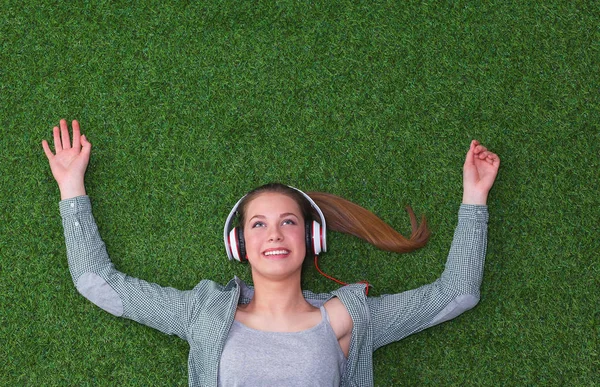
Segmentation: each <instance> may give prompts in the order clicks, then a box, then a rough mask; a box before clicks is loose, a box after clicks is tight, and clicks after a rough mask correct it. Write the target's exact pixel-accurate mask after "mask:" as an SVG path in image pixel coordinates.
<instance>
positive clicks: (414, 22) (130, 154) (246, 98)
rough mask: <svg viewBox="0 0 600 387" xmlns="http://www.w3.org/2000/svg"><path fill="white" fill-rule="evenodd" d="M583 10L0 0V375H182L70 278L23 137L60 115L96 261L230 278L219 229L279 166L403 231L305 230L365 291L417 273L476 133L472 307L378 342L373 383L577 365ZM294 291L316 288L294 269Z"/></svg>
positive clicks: (181, 361) (592, 69)
mask: <svg viewBox="0 0 600 387" xmlns="http://www.w3.org/2000/svg"><path fill="white" fill-rule="evenodd" d="M599 25H600V10H599V7H598V5H597V4H596V5H594V3H593V2H581V1H544V2H539V4H538V3H534V2H521V1H491V2H484V3H483V4H476V3H475V2H465V1H452V2H443V3H442V2H391V1H388V2H385V1H373V2H364V1H357V2H351V1H339V2H297V1H277V2H268V1H257V2H233V1H204V2H184V1H177V2H169V3H168V4H163V2H151V1H136V2H106V1H97V2H81V1H75V2H69V3H68V4H67V3H62V2H50V1H39V2H27V1H25V2H17V1H6V0H5V1H3V2H2V6H1V7H0V124H1V127H2V129H1V134H2V135H1V136H0V149H1V151H0V195H1V196H0V199H1V200H0V327H1V328H0V343H2V344H1V345H0V369H1V370H0V384H2V385H11V386H13V385H32V386H33V385H59V384H60V385H114V384H119V385H186V383H187V363H186V361H187V349H188V348H187V344H186V343H185V342H183V341H181V340H180V339H178V338H173V337H168V336H164V335H162V334H160V333H158V332H155V331H153V330H151V329H149V328H146V327H144V326H140V325H138V324H136V323H133V322H130V321H125V320H121V319H117V318H115V317H113V316H111V315H109V314H107V313H104V312H102V311H101V310H100V309H98V308H96V307H94V306H93V305H92V304H90V303H89V302H87V301H86V300H85V299H83V298H82V297H81V296H79V295H78V293H77V292H76V290H75V288H74V286H73V284H72V282H71V278H70V275H69V271H68V267H67V264H66V257H65V247H64V242H63V236H62V226H61V222H60V216H59V214H58V206H57V202H58V200H59V194H58V189H57V187H56V184H55V183H54V181H53V179H52V176H51V173H50V170H49V168H48V165H47V161H46V159H45V156H44V154H43V151H42V148H41V145H40V144H41V140H42V139H44V138H45V139H48V140H51V129H52V127H53V126H54V125H57V124H58V120H59V119H60V118H67V119H69V120H71V119H78V120H80V122H81V125H82V130H83V133H85V134H86V135H87V136H88V138H89V139H90V141H91V142H92V144H93V150H92V160H91V162H90V166H89V168H88V173H87V177H86V183H87V189H88V193H89V195H90V196H91V198H92V203H93V205H94V213H95V216H96V219H97V222H98V224H99V227H100V230H101V233H102V235H103V237H104V240H105V242H106V244H107V246H108V250H109V253H110V254H111V257H112V259H113V261H114V263H115V264H116V265H117V267H118V268H119V269H120V270H122V271H124V272H126V273H128V274H130V275H133V276H138V277H142V278H144V279H147V280H151V281H154V282H158V283H160V284H162V285H169V286H174V287H178V288H182V289H185V288H191V287H193V286H194V285H195V284H196V283H197V282H198V281H199V280H200V279H202V278H211V279H214V280H216V281H219V282H226V281H227V280H229V279H230V278H231V277H232V276H233V275H238V276H240V277H242V278H244V279H249V271H248V268H247V267H242V266H239V265H236V264H233V263H228V262H227V260H226V258H225V256H224V251H223V250H224V249H223V247H222V239H221V235H222V227H223V222H224V219H225V217H226V216H227V214H228V212H229V210H230V208H231V206H232V205H233V204H234V203H235V201H236V200H237V199H238V198H239V197H240V196H241V195H243V194H244V193H245V192H246V191H247V190H249V189H251V188H253V187H255V186H257V185H259V184H262V183H265V182H269V181H281V182H284V183H288V184H291V185H294V186H297V187H299V188H301V189H304V190H308V191H310V190H321V191H327V192H331V193H334V194H337V195H341V196H344V197H346V198H348V199H350V200H353V201H355V202H357V203H359V204H361V205H363V206H364V207H366V208H368V209H370V210H372V211H374V212H375V213H377V214H378V215H379V216H380V217H381V218H383V219H384V220H386V221H388V222H389V223H390V224H392V225H394V226H395V227H397V229H398V230H400V231H401V232H403V233H405V234H406V233H408V230H409V222H408V217H407V216H406V214H405V212H404V211H403V207H404V206H405V205H406V204H410V205H412V206H413V208H414V209H415V211H416V213H417V214H425V215H426V216H427V219H428V222H429V225H430V228H431V230H432V232H433V235H432V237H431V240H430V243H429V244H428V246H426V247H425V248H424V249H422V250H420V251H417V252H415V253H411V254H407V255H395V254H390V253H386V252H381V251H378V250H376V249H374V248H373V247H371V246H370V245H367V244H366V243H364V242H362V241H359V240H356V239H354V238H352V237H348V236H345V235H339V234H333V233H330V234H329V252H328V253H327V254H326V255H323V257H322V259H321V262H322V263H321V265H322V268H323V269H324V270H326V271H327V272H329V273H330V274H333V275H335V276H338V277H340V278H342V279H345V280H347V281H358V280H362V279H368V280H369V281H370V282H371V283H372V284H373V285H374V286H375V287H374V289H373V290H372V291H371V293H370V294H372V295H378V294H383V293H390V292H398V291H402V290H406V289H410V288H413V287H416V286H419V285H421V284H424V283H427V282H431V281H433V280H434V279H435V278H436V277H437V276H438V275H439V274H440V273H441V271H442V270H443V265H444V261H445V258H446V254H447V251H448V248H449V246H450V242H451V239H452V234H453V228H454V226H455V224H456V212H457V209H458V205H459V203H460V200H461V194H462V193H461V167H462V163H463V158H464V154H465V152H466V150H467V148H468V144H469V141H470V140H471V139H472V138H477V139H479V140H480V141H482V142H483V143H484V144H486V145H487V146H489V147H490V149H492V150H494V151H495V152H497V153H498V154H499V155H500V157H501V159H502V166H501V171H500V174H499V177H498V180H497V183H496V186H495V187H494V189H493V190H492V193H491V195H490V200H489V202H488V204H489V209H490V215H491V217H490V223H489V242H488V256H487V264H486V273H485V279H484V283H483V286H482V299H481V303H480V304H479V305H478V306H477V308H475V309H474V310H472V311H470V312H468V313H467V314H465V315H463V316H460V317H459V318H457V319H456V320H453V321H451V322H449V323H445V324H443V325H441V326H438V327H435V328H432V329H430V330H428V331H425V332H422V333H419V334H417V335H415V336H412V337H409V338H407V339H405V340H403V341H401V342H399V343H396V344H392V345H390V346H388V347H385V348H383V349H381V350H379V351H377V352H376V353H375V355H374V358H375V375H376V379H375V381H376V384H377V385H382V386H383V385H399V384H402V385H463V384H466V385H577V386H590V385H597V384H598V383H599V381H598V380H599V379H598V369H599V360H598V359H599V354H598V339H599V335H600V328H599V326H600V302H599V296H598V292H599V288H600V280H599V278H600V269H599V266H600V258H599V251H600V243H599V242H598V239H599V235H598V231H599V228H598V219H600V210H599V209H598V208H599V200H598V194H599V184H598V180H599V173H598V168H599V156H600V152H599V149H600V147H599V145H598V142H599V141H600V131H599V128H598V124H599V121H600V114H599V106H600V105H599V102H600V98H599V93H600V82H599V80H600V76H599V72H600V66H599V63H600V55H599V54H600V45H599V42H600V29H599ZM305 280H306V287H307V288H311V289H313V290H315V291H327V290H330V289H332V288H334V287H335V284H334V283H331V282H329V281H328V280H326V279H324V278H322V277H320V276H318V275H317V274H315V273H314V272H309V273H308V274H307V276H306V279H305Z"/></svg>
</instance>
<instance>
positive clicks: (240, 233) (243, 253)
mask: <svg viewBox="0 0 600 387" xmlns="http://www.w3.org/2000/svg"><path fill="white" fill-rule="evenodd" d="M236 228H237V229H238V233H237V236H238V240H237V242H238V246H239V248H240V262H245V261H247V259H246V241H245V240H244V230H242V228H241V227H236Z"/></svg>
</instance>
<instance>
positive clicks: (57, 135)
mask: <svg viewBox="0 0 600 387" xmlns="http://www.w3.org/2000/svg"><path fill="white" fill-rule="evenodd" d="M52 134H53V136H54V150H55V151H56V153H58V152H60V151H61V150H62V144H61V142H60V131H59V129H58V126H55V127H54V129H52Z"/></svg>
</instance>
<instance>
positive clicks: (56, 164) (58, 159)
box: [42, 120, 92, 200]
mask: <svg viewBox="0 0 600 387" xmlns="http://www.w3.org/2000/svg"><path fill="white" fill-rule="evenodd" d="M72 127H73V143H72V144H71V141H70V137H69V127H68V126H67V121H65V120H60V128H59V127H58V126H55V127H54V130H53V133H54V150H55V153H56V154H54V153H52V151H51V150H50V146H48V142H47V141H46V140H43V141H42V147H43V148H44V152H45V153H46V157H48V162H49V163H50V169H51V170H52V175H53V176H54V179H55V180H56V182H57V183H58V188H59V189H60V196H61V199H62V200H64V199H69V198H73V197H75V196H81V195H85V194H86V192H85V185H84V176H85V170H86V168H87V166H88V162H89V161H90V152H91V150H92V144H91V143H90V142H89V141H88V140H87V138H86V137H85V136H83V135H81V131H80V129H79V122H77V121H73V123H72Z"/></svg>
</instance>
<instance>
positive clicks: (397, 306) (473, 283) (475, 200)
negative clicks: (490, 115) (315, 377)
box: [369, 140, 500, 349]
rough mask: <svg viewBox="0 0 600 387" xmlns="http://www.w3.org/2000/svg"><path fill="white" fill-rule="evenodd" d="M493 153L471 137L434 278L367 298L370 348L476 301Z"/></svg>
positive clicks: (452, 314) (495, 163) (459, 311)
mask: <svg viewBox="0 0 600 387" xmlns="http://www.w3.org/2000/svg"><path fill="white" fill-rule="evenodd" d="M499 166H500V159H499V158H498V156H497V155H496V154H494V153H492V152H490V151H488V150H487V149H486V148H485V147H484V146H482V145H481V144H480V143H479V142H478V141H476V140H473V141H472V142H471V145H470V147H469V151H468V152H467V156H466V159H465V164H464V166H463V188H464V191H463V203H462V204H461V206H460V208H459V211H458V225H457V227H456V230H455V232H454V239H453V241H452V245H451V247H450V252H449V254H448V258H447V260H446V267H445V270H444V272H443V273H442V275H441V276H440V278H438V279H437V280H436V281H434V282H433V283H431V284H428V285H424V286H421V287H419V288H417V289H413V290H409V291H406V292H402V293H398V294H392V295H384V296H381V297H374V298H370V299H369V310H370V312H371V320H372V321H373V332H374V335H373V337H374V340H373V342H374V348H373V349H376V348H379V347H381V346H383V345H386V344H388V343H391V342H393V341H397V340H401V339H402V338H404V337H406V336H408V335H411V334H413V333H416V332H419V331H421V330H423V329H426V328H429V327H431V326H434V325H437V324H440V323H442V322H444V321H448V320H450V319H453V318H455V317H457V316H458V315H460V314H462V313H463V312H465V311H467V310H469V309H471V308H473V307H474V306H475V305H477V303H478V302H479V297H480V293H479V288H480V285H481V281H482V279H483V266H484V262H485V254H486V249H487V222H488V210H487V205H486V202H487V197H488V193H489V191H490V189H491V188H492V185H493V184H494V181H495V179H496V176H497V174H498V168H499Z"/></svg>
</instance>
